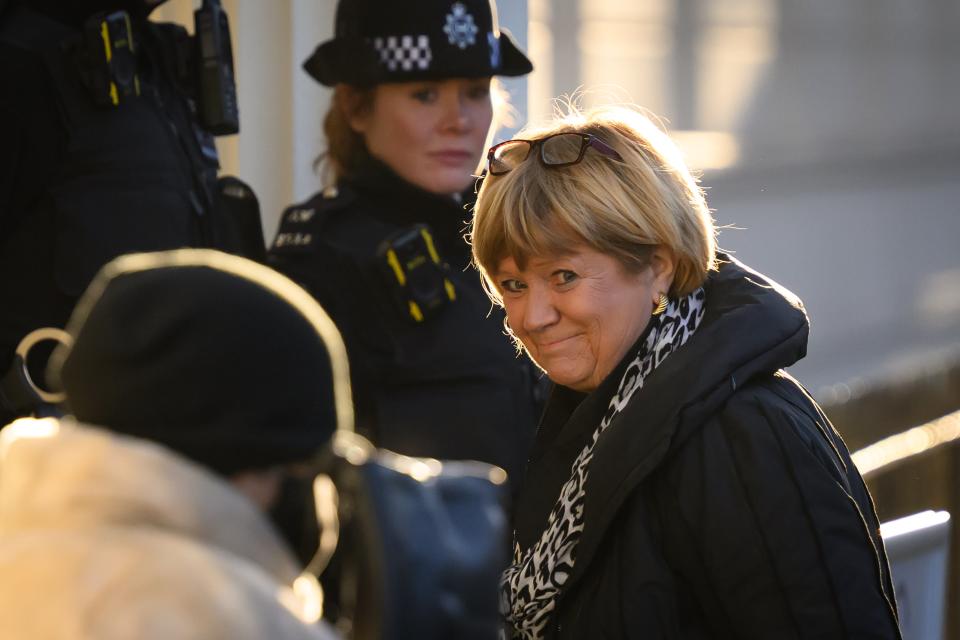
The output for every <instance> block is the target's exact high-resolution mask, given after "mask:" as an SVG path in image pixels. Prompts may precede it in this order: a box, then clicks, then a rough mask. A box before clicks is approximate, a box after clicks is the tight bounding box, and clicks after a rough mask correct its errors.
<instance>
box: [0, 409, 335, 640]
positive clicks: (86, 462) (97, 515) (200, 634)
mask: <svg viewBox="0 0 960 640" xmlns="http://www.w3.org/2000/svg"><path fill="white" fill-rule="evenodd" d="M297 575H298V571H297V567H296V565H295V563H294V560H293V558H292V557H291V555H290V553H289V552H288V551H287V549H286V547H285V546H284V545H283V543H282V542H281V540H280V539H279V537H278V536H277V535H276V533H275V532H274V530H273V529H272V527H271V526H270V524H269V522H268V521H267V519H266V518H265V517H264V516H263V515H262V513H261V512H260V511H258V509H257V508H256V507H255V506H254V505H253V504H252V503H251V502H250V501H249V500H247V499H246V498H245V497H244V496H242V495H241V494H240V493H238V492H236V491H235V490H234V489H233V488H232V487H231V486H230V485H229V484H228V483H226V482H224V481H223V480H222V479H220V478H219V477H217V476H216V475H214V474H213V473H210V472H207V471H206V470H205V469H203V468H201V467H199V466H197V465H195V464H192V463H191V462H189V461H187V460H185V459H184V458H182V457H180V456H178V455H176V454H174V453H172V452H171V451H169V450H167V449H164V448H163V447H161V446H159V445H155V444H152V443H149V442H146V441H144V440H139V439H134V438H129V437H124V436H119V435H116V434H111V433H109V432H106V431H103V430H100V429H95V428H91V427H87V426H81V425H77V424H74V423H71V422H68V421H64V422H54V421H26V422H25V421H21V422H19V423H14V424H13V425H11V426H10V427H7V428H6V429H4V430H3V431H2V432H0V638H2V639H3V640H88V639H89V640H135V639H136V640H201V639H202V640H219V639H223V640H228V639H229V640H246V639H250V640H253V639H257V640H287V639H291V640H292V639H297V640H299V639H304V640H308V639H321V638H324V639H328V638H332V637H333V636H332V634H331V633H330V631H329V630H328V628H325V627H321V626H318V625H317V624H313V623H309V622H308V621H309V620H311V619H315V617H316V615H317V608H318V607H319V594H317V593H315V592H307V593H299V591H300V590H298V595H294V592H293V590H292V589H290V588H288V587H287V586H286V585H291V584H292V583H293V581H294V580H295V578H296V577H297Z"/></svg>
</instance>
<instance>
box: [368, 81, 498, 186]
mask: <svg viewBox="0 0 960 640" xmlns="http://www.w3.org/2000/svg"><path fill="white" fill-rule="evenodd" d="M492 120H493V107H492V105H491V101H490V78H480V79H451V80H441V81H424V82H402V83H388V84H381V85H378V86H377V87H376V89H375V93H374V100H373V106H372V108H370V109H369V110H367V111H365V112H362V113H359V114H356V115H354V116H352V117H351V118H350V124H351V126H352V127H353V128H354V129H355V130H356V131H358V132H359V133H361V134H363V136H364V139H365V140H366V143H367V149H368V150H369V151H370V153H371V154H372V155H373V156H374V157H375V158H378V159H379V160H381V161H383V162H384V163H386V164H387V165H388V166H389V167H390V168H391V169H393V170H394V171H395V172H396V173H397V174H398V175H400V177H402V178H403V179H405V180H406V181H407V182H409V183H411V184H413V185H415V186H417V187H420V188H421V189H424V190H425V191H430V192H431V193H437V194H452V193H458V192H460V191H463V190H464V189H466V188H467V187H468V186H469V185H470V184H471V182H472V181H473V178H472V177H471V175H472V174H473V173H474V172H475V171H476V170H477V167H478V165H479V163H480V160H481V157H482V155H483V151H484V146H485V143H486V138H487V132H488V130H489V129H490V123H491V121H492Z"/></svg>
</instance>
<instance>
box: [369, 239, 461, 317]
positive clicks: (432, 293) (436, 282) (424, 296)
mask: <svg viewBox="0 0 960 640" xmlns="http://www.w3.org/2000/svg"><path fill="white" fill-rule="evenodd" d="M378 253H379V256H380V259H381V268H382V271H383V273H384V275H385V276H386V278H387V281H388V282H389V283H390V285H391V286H390V289H391V290H392V291H393V294H394V298H395V299H396V302H397V304H398V305H399V307H400V310H401V313H403V314H404V315H405V316H407V317H409V318H410V319H411V320H413V321H414V322H417V323H419V322H424V321H425V320H427V319H429V318H431V317H433V316H435V315H436V314H437V313H439V312H440V311H441V310H442V309H443V307H444V306H446V305H447V304H449V303H451V302H453V301H454V300H456V299H457V292H456V289H455V288H454V286H453V283H452V282H451V281H450V278H449V277H448V273H449V270H450V268H449V266H448V265H447V264H446V263H445V262H444V261H443V260H441V259H440V254H439V253H437V248H436V245H435V244H434V242H433V235H432V234H431V233H430V228H429V227H428V226H427V225H424V224H418V225H414V226H413V227H410V228H408V229H402V230H401V231H398V232H397V233H394V234H392V235H390V236H389V237H387V238H386V239H385V240H384V241H383V243H382V244H381V245H380V250H379V252H378Z"/></svg>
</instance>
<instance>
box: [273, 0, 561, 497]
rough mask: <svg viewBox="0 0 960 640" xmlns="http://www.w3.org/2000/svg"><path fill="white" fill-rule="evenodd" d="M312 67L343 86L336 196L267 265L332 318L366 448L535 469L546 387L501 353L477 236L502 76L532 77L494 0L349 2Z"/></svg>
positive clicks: (319, 203) (280, 241)
mask: <svg viewBox="0 0 960 640" xmlns="http://www.w3.org/2000/svg"><path fill="white" fill-rule="evenodd" d="M304 68H305V69H306V70H307V71H308V72H309V73H310V75H311V76H312V77H313V78H314V79H316V80H317V81H318V82H320V83H321V84H324V85H326V86H329V87H333V96H332V100H331V105H330V108H329V111H328V112H327V114H326V116H325V120H324V131H325V133H326V137H327V142H328V145H329V148H328V150H327V152H326V155H325V156H324V157H323V161H324V162H325V164H326V167H327V168H328V169H329V170H330V173H332V176H330V177H331V178H332V184H330V185H329V186H328V187H327V188H326V189H324V190H323V191H322V192H321V193H318V194H316V195H315V196H314V197H312V198H311V199H310V200H308V201H307V202H305V203H302V204H298V205H295V206H292V207H290V208H289V209H287V210H286V211H285V212H284V214H283V218H282V221H281V224H280V229H279V232H278V233H277V236H276V239H275V240H274V242H273V246H272V248H271V249H270V251H269V264H270V265H271V266H273V267H274V268H276V269H277V270H279V271H280V272H282V273H284V274H286V275H287V276H289V277H290V278H292V279H294V280H296V281H297V282H300V283H302V284H303V285H304V287H305V288H306V289H307V290H309V291H310V292H311V293H312V294H313V295H314V296H315V297H316V298H317V300H319V301H320V303H321V304H322V305H323V308H324V309H325V310H326V311H327V312H328V313H329V314H330V317H331V318H332V319H333V321H334V322H335V323H336V324H337V327H338V329H339V330H340V332H341V334H342V335H343V338H344V342H345V343H346V346H347V353H348V356H349V358H350V372H351V376H352V388H353V393H354V399H355V407H356V411H357V431H358V432H360V433H362V434H363V435H365V436H366V437H368V438H370V440H372V441H373V442H374V443H375V444H376V445H378V446H381V447H385V448H388V449H391V450H393V451H396V452H398V453H402V454H406V455H411V456H428V457H436V458H448V459H471V460H481V461H484V462H488V463H492V464H495V465H498V466H500V467H502V468H504V469H505V470H506V471H507V472H508V474H509V476H510V478H511V480H514V481H515V480H516V479H517V478H518V477H520V476H521V475H522V470H523V464H524V462H525V461H526V455H527V452H528V451H529V446H530V443H531V441H532V439H533V431H534V427H535V425H536V421H537V418H538V416H539V413H540V410H541V408H542V403H543V400H544V398H545V385H544V384H543V382H545V381H543V380H542V379H541V377H540V374H539V372H538V371H536V369H535V367H533V366H532V364H531V363H529V361H528V360H527V358H525V357H519V358H518V357H517V353H516V352H515V350H514V349H512V348H511V346H510V344H509V343H508V342H507V341H505V340H504V339H503V316H502V313H501V312H500V311H499V310H497V311H496V312H495V313H492V314H491V313H490V301H489V300H488V299H487V297H486V295H485V294H484V291H483V289H482V287H481V286H480V279H479V277H478V275H477V273H476V272H475V271H474V270H473V268H472V267H471V266H470V247H469V245H467V243H466V242H465V241H464V238H463V235H464V232H465V230H466V226H467V221H468V219H469V217H470V214H469V209H470V206H471V205H472V202H473V200H474V197H475V196H474V184H475V182H476V180H475V178H474V177H473V175H472V174H473V173H475V172H476V171H477V168H478V166H479V165H480V163H481V161H482V159H483V153H484V150H485V149H486V145H487V138H488V135H489V134H490V131H491V128H492V127H493V123H494V104H493V100H492V98H493V97H494V94H495V92H496V86H497V85H496V80H495V78H494V77H495V76H520V75H524V74H526V73H529V72H530V70H531V69H532V66H531V64H530V61H529V60H528V59H527V58H526V56H525V55H524V54H523V52H522V51H521V50H520V49H519V48H518V47H517V45H516V44H515V42H514V41H513V39H512V38H511V36H510V35H509V33H507V32H506V31H504V30H501V29H500V28H499V26H498V23H497V18H496V6H495V4H494V2H493V1H492V0H461V1H454V0H418V1H417V2H395V1H394V0H340V1H339V2H338V4H337V14H336V29H335V37H334V38H333V39H331V40H328V41H326V42H324V43H322V44H320V46H318V47H317V50H316V51H315V52H314V54H313V55H312V56H311V57H310V58H309V59H308V60H307V61H306V63H305V64H304Z"/></svg>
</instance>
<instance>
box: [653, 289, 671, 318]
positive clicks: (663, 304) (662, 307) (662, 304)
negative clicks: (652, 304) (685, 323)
mask: <svg viewBox="0 0 960 640" xmlns="http://www.w3.org/2000/svg"><path fill="white" fill-rule="evenodd" d="M669 303H670V300H669V299H667V296H666V295H665V294H663V293H661V294H660V301H659V302H658V303H657V307H656V309H654V310H653V315H655V316H658V315H660V314H661V313H663V312H664V311H666V310H667V305H668V304H669Z"/></svg>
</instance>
